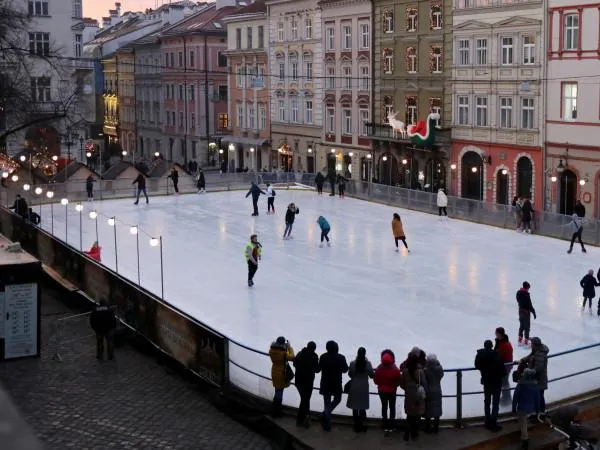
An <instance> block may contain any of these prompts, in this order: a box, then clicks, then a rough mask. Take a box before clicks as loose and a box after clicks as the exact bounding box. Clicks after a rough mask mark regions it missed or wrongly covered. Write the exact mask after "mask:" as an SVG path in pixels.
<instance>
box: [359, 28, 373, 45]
mask: <svg viewBox="0 0 600 450" xmlns="http://www.w3.org/2000/svg"><path fill="white" fill-rule="evenodd" d="M359 29H360V48H370V47H371V32H370V29H369V24H368V23H361V24H360V26H359Z"/></svg>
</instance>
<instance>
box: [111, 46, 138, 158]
mask: <svg viewBox="0 0 600 450" xmlns="http://www.w3.org/2000/svg"><path fill="white" fill-rule="evenodd" d="M116 58H117V83H118V88H117V94H118V104H117V107H118V109H119V114H118V117H119V134H118V136H119V141H120V142H121V149H122V150H121V152H122V154H121V156H123V158H124V159H128V160H132V161H136V160H137V159H139V158H138V157H137V156H138V155H137V145H136V144H137V135H136V131H137V130H136V120H135V114H136V113H135V110H136V98H135V97H136V95H135V55H134V50H133V47H132V46H130V45H127V46H125V47H121V48H120V49H119V50H117V52H116Z"/></svg>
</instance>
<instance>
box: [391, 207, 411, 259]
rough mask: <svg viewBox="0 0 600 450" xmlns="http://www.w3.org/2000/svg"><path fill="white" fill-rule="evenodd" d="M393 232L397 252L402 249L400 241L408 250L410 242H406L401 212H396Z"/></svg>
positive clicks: (393, 220)
mask: <svg viewBox="0 0 600 450" xmlns="http://www.w3.org/2000/svg"><path fill="white" fill-rule="evenodd" d="M392 233H393V234H394V242H395V243H396V253H398V252H399V251H400V249H399V248H398V241H402V243H403V244H404V247H405V248H406V250H407V251H408V253H410V250H408V244H407V243H406V235H405V234H404V227H403V226H402V219H400V214H398V213H394V218H393V219H392Z"/></svg>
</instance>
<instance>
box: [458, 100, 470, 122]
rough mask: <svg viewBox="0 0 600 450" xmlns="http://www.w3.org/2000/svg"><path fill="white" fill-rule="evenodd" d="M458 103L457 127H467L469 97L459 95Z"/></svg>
mask: <svg viewBox="0 0 600 450" xmlns="http://www.w3.org/2000/svg"><path fill="white" fill-rule="evenodd" d="M457 100H458V101H457V103H458V108H457V110H458V125H469V97H467V96H466V95H460V96H458V98H457Z"/></svg>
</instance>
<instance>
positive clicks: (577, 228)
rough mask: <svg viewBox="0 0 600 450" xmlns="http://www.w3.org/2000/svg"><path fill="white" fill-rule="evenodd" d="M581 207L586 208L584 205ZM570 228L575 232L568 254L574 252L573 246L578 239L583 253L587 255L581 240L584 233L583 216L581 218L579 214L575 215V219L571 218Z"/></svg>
mask: <svg viewBox="0 0 600 450" xmlns="http://www.w3.org/2000/svg"><path fill="white" fill-rule="evenodd" d="M581 206H582V207H584V206H583V205H581ZM584 211H585V210H584ZM584 214H585V212H584ZM569 226H570V227H571V229H572V230H573V235H572V236H571V245H570V246H569V250H567V253H569V254H570V253H571V252H572V251H573V244H574V243H575V239H577V240H578V241H579V243H580V244H581V251H582V252H583V253H587V251H586V249H585V247H584V245H583V241H582V240H581V234H582V233H583V216H580V215H578V214H577V213H573V217H572V218H571V222H570V223H569Z"/></svg>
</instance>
